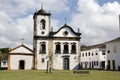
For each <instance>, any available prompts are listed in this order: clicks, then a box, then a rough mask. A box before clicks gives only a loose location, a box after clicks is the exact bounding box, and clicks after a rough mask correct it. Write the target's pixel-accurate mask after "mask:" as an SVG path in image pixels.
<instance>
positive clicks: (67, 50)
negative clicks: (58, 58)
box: [64, 44, 69, 54]
mask: <svg viewBox="0 0 120 80" xmlns="http://www.w3.org/2000/svg"><path fill="white" fill-rule="evenodd" d="M68 53H69V48H68V45H67V44H66V45H64V54H68Z"/></svg>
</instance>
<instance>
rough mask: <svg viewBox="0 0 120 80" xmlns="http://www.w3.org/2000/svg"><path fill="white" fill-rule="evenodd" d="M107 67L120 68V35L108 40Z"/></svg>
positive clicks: (109, 68)
mask: <svg viewBox="0 0 120 80" xmlns="http://www.w3.org/2000/svg"><path fill="white" fill-rule="evenodd" d="M106 52H107V64H108V66H107V69H108V70H120V37H118V38H116V39H113V40H111V41H108V42H106Z"/></svg>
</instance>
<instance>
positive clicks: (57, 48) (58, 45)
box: [55, 44, 61, 54]
mask: <svg viewBox="0 0 120 80" xmlns="http://www.w3.org/2000/svg"><path fill="white" fill-rule="evenodd" d="M55 53H56V54H60V53H61V47H60V44H57V45H56V50H55Z"/></svg>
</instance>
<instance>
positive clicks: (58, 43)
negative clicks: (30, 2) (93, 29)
mask: <svg viewBox="0 0 120 80" xmlns="http://www.w3.org/2000/svg"><path fill="white" fill-rule="evenodd" d="M33 20H34V37H33V51H34V67H35V69H37V70H46V69H47V68H51V69H54V70H74V69H79V67H80V64H79V63H80V35H81V33H80V32H79V29H78V31H77V32H75V31H74V30H73V29H72V27H70V26H68V25H67V24H66V23H65V24H64V25H63V26H62V27H61V28H60V29H58V30H57V31H53V28H54V27H51V13H50V12H46V11H45V10H44V9H43V7H41V9H40V10H38V11H36V12H35V13H34V16H33Z"/></svg>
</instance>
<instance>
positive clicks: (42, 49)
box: [40, 43, 46, 54]
mask: <svg viewBox="0 0 120 80" xmlns="http://www.w3.org/2000/svg"><path fill="white" fill-rule="evenodd" d="M45 53H46V45H45V43H43V44H41V45H40V54H45Z"/></svg>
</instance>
